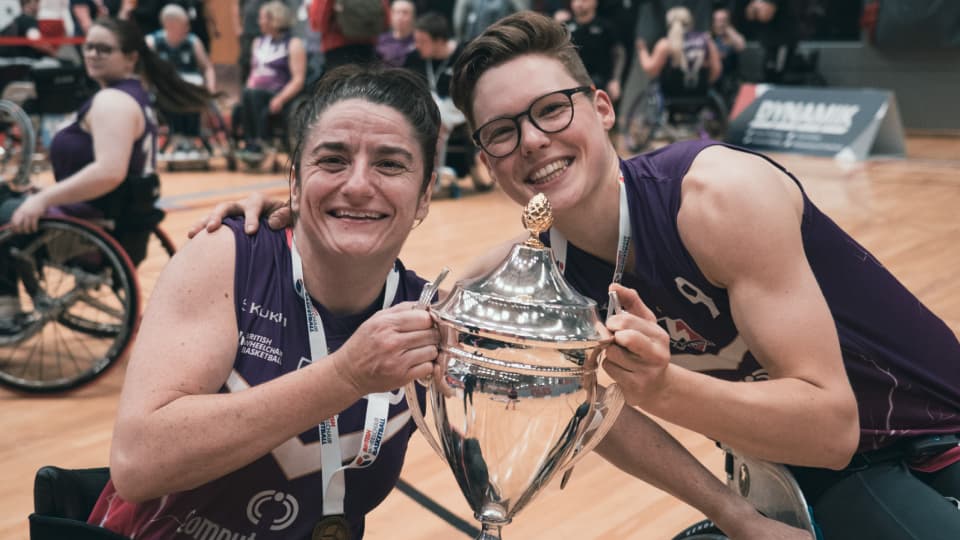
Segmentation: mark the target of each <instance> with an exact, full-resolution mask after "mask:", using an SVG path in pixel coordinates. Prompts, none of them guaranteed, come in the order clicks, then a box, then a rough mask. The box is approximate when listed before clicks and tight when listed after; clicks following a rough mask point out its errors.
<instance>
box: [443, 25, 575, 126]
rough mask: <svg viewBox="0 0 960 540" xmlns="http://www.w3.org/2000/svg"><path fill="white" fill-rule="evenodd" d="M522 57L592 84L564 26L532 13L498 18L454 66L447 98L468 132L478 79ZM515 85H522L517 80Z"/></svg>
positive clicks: (473, 124) (472, 124)
mask: <svg viewBox="0 0 960 540" xmlns="http://www.w3.org/2000/svg"><path fill="white" fill-rule="evenodd" d="M525 54H537V55H541V56H546V57H549V58H554V59H556V60H559V61H560V63H561V64H563V67H564V68H566V70H567V73H569V74H570V75H571V76H572V77H573V78H574V79H575V80H576V81H577V82H578V83H580V84H582V85H584V86H587V85H590V84H593V81H591V80H590V75H589V74H588V73H587V68H585V67H584V66H583V60H581V59H580V54H579V53H578V52H577V48H576V46H575V45H574V44H573V43H572V42H571V41H570V32H569V31H568V30H567V27H566V26H564V25H563V24H561V23H559V22H557V21H555V20H553V19H551V18H550V17H547V16H545V15H541V14H539V13H536V12H533V11H521V12H519V13H514V14H513V15H510V16H508V17H504V18H503V19H500V20H499V21H497V22H496V23H494V24H492V25H491V26H490V27H489V28H487V29H486V30H485V31H484V32H483V33H482V34H480V35H479V36H477V37H476V38H475V39H473V40H471V41H470V42H469V43H468V44H467V45H466V47H465V48H464V49H463V53H462V54H461V55H460V56H459V57H458V58H457V61H456V63H454V65H453V80H452V81H451V82H450V96H451V97H453V103H454V104H455V105H456V106H457V108H458V109H460V110H461V111H462V112H463V114H464V115H465V116H466V117H467V122H469V123H470V126H471V129H473V127H475V125H476V124H475V122H474V120H475V119H474V117H473V92H474V88H475V87H476V85H477V81H478V80H479V79H480V76H481V75H483V74H484V73H486V71H487V70H488V69H491V68H494V67H497V66H499V65H500V64H504V63H506V62H508V61H510V60H513V59H514V58H517V57H519V56H523V55H525ZM518 84H522V82H520V81H518Z"/></svg>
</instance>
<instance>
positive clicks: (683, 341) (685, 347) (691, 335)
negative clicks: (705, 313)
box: [657, 317, 716, 353]
mask: <svg viewBox="0 0 960 540" xmlns="http://www.w3.org/2000/svg"><path fill="white" fill-rule="evenodd" d="M657 322H658V323H660V326H662V327H663V328H664V329H665V330H666V331H667V333H668V334H670V348H671V349H673V350H675V351H679V352H687V353H689V352H697V353H705V352H707V349H708V348H710V347H714V346H716V343H714V342H712V341H710V340H709V339H707V338H705V337H703V336H701V335H700V334H699V333H697V332H696V331H695V330H694V329H693V328H691V327H690V326H689V325H688V324H687V323H685V322H684V321H683V319H671V318H669V317H661V318H660V319H658V320H657Z"/></svg>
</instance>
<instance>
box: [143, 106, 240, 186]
mask: <svg viewBox="0 0 960 540" xmlns="http://www.w3.org/2000/svg"><path fill="white" fill-rule="evenodd" d="M198 114H199V115H200V134H199V135H196V136H193V137H190V136H187V135H182V134H179V133H176V132H174V131H173V130H172V129H171V127H170V122H169V121H168V116H167V115H166V114H165V113H164V112H163V111H160V112H159V114H158V121H159V125H158V127H159V134H158V141H159V149H158V152H157V161H158V162H160V163H163V164H165V166H166V168H167V170H168V171H170V172H173V171H175V170H178V169H197V168H199V169H202V170H205V171H209V170H210V160H211V159H215V158H223V159H224V160H225V161H226V165H227V169H229V170H231V171H235V170H236V169H237V165H236V159H237V158H236V154H237V153H236V146H235V144H234V140H233V137H232V133H231V131H230V126H229V125H228V124H227V122H226V120H224V118H223V115H221V114H220V109H219V107H218V106H217V104H216V103H215V102H213V101H211V102H210V104H209V105H208V106H207V108H206V109H205V110H204V111H203V112H200V113H198ZM183 140H187V141H188V142H190V143H191V144H190V145H191V146H193V147H196V145H195V144H194V143H196V142H199V143H200V146H201V147H202V148H203V151H204V152H205V153H204V152H199V151H197V152H196V153H193V154H187V155H179V154H178V153H177V152H176V151H174V153H173V154H170V153H168V150H170V149H171V147H172V148H174V149H175V148H176V145H177V143H178V142H179V141H183Z"/></svg>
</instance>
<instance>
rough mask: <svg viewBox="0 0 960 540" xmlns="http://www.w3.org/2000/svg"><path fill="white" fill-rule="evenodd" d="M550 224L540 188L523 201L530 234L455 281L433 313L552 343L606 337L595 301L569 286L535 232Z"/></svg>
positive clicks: (588, 342) (470, 326)
mask: <svg viewBox="0 0 960 540" xmlns="http://www.w3.org/2000/svg"><path fill="white" fill-rule="evenodd" d="M552 223H553V216H552V213H551V207H550V202H549V201H548V200H547V198H546V196H544V195H543V194H542V193H540V194H537V195H536V196H535V197H533V199H531V200H530V202H529V203H527V206H526V208H525V209H524V212H523V224H524V226H525V227H526V229H527V230H528V231H529V232H530V238H529V239H527V241H526V242H524V243H523V244H516V245H514V246H513V249H512V250H511V251H510V254H509V255H508V256H507V258H506V259H504V260H503V261H502V262H501V263H500V264H499V265H498V266H497V267H496V268H495V269H494V270H493V271H491V272H490V273H488V274H487V275H485V276H482V277H480V278H476V279H472V280H461V281H459V282H457V284H456V285H455V286H454V289H453V291H452V292H451V293H450V295H449V296H448V297H447V298H446V299H445V300H444V301H442V302H441V303H440V304H439V305H437V306H434V308H432V309H433V312H434V313H435V314H436V316H437V317H438V319H439V320H440V321H441V322H446V323H448V324H452V325H454V326H456V327H459V328H461V329H464V330H467V331H469V332H472V333H482V334H488V335H494V336H497V337H498V338H500V339H503V340H505V341H512V342H517V343H525V344H526V343H531V342H539V343H542V344H544V345H548V346H550V347H553V348H586V347H592V346H595V345H598V344H600V343H605V342H607V341H609V336H610V334H609V332H608V331H607V330H606V328H605V327H604V326H603V323H601V321H600V317H599V315H598V313H597V304H596V302H594V301H593V300H592V299H590V298H587V297H585V296H583V295H581V294H580V293H578V292H577V291H575V290H574V289H573V288H572V287H571V286H570V285H569V284H568V283H567V282H566V280H565V279H564V278H563V275H562V274H561V273H560V270H559V269H558V268H557V263H556V260H554V257H553V252H552V251H551V250H550V249H548V248H546V247H544V245H543V243H542V242H540V239H539V235H540V233H541V232H544V231H546V230H548V229H549V228H550V226H551V225H552Z"/></svg>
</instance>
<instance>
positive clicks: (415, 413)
mask: <svg viewBox="0 0 960 540" xmlns="http://www.w3.org/2000/svg"><path fill="white" fill-rule="evenodd" d="M424 386H426V387H427V396H429V394H430V386H428V385H424ZM403 390H404V394H406V398H407V409H409V410H410V417H411V418H413V423H414V424H416V425H417V429H418V430H419V431H420V433H422V434H423V437H424V438H425V439H427V442H428V443H430V448H433V451H434V452H436V453H437V455H438V456H440V457H441V458H442V457H444V455H443V450H441V449H440V443H438V442H437V439H436V438H435V437H434V436H433V432H432V431H430V427H429V426H428V425H427V419H426V418H424V417H423V413H422V412H420V403H419V402H417V383H416V381H410V382H408V383H407V384H406V386H404V387H403Z"/></svg>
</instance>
